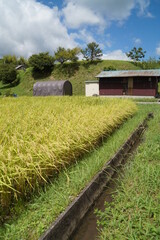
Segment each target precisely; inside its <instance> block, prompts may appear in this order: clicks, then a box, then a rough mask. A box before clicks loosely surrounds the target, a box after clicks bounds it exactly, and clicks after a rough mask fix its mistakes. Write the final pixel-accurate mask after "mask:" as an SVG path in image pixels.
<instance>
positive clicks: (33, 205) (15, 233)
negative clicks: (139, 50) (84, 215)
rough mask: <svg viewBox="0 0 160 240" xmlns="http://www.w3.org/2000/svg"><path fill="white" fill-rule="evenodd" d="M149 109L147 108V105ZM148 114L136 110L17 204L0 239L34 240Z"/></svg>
mask: <svg viewBox="0 0 160 240" xmlns="http://www.w3.org/2000/svg"><path fill="white" fill-rule="evenodd" d="M149 107H150V106H149ZM149 111H150V108H149V109H147V108H146V107H145V108H144V107H143V106H139V111H138V112H137V113H136V114H135V115H134V117H133V118H130V119H129V120H128V121H126V122H125V123H124V124H123V125H121V126H120V128H119V129H118V130H116V131H115V132H114V133H113V134H112V135H110V136H108V137H107V139H106V140H105V141H104V142H103V145H102V146H101V147H98V148H96V149H94V150H93V151H92V152H90V153H88V154H86V155H85V157H83V158H82V159H79V160H80V161H77V162H76V163H74V164H72V165H71V166H70V167H68V168H66V169H64V170H63V171H61V172H60V173H59V175H58V177H57V178H56V179H55V180H54V181H53V182H52V183H51V184H50V185H48V186H46V188H45V189H44V191H42V190H41V192H40V193H39V195H38V196H37V197H36V196H34V197H33V199H32V200H31V201H30V203H26V204H25V203H24V202H22V203H21V205H20V203H19V205H18V206H16V207H15V208H14V209H13V215H12V219H10V220H8V221H6V222H5V223H4V224H3V226H1V228H0V238H1V239H3V240H20V239H23V240H24V239H25V240H37V239H38V238H39V236H40V235H41V234H42V233H43V232H44V231H45V230H47V228H48V227H49V225H50V224H51V222H53V221H54V220H55V219H56V217H57V216H58V215H59V214H60V213H61V212H62V211H64V210H65V208H66V207H67V206H68V205H69V203H70V202H71V201H72V200H73V199H74V198H75V197H76V196H77V194H78V193H79V192H80V191H81V190H82V189H83V188H84V187H85V186H86V185H87V183H88V182H89V181H90V180H91V179H92V178H93V176H95V174H96V173H97V172H98V171H99V170H101V168H102V166H103V165H104V164H105V163H106V162H107V160H109V158H110V157H111V156H113V154H115V152H116V151H117V150H118V149H119V147H120V146H121V145H122V144H123V143H124V141H125V140H126V139H127V138H128V137H129V135H130V134H131V132H132V131H133V130H134V129H135V128H136V127H137V126H138V125H139V124H140V123H141V122H142V121H143V119H144V117H145V116H146V114H147V113H148V112H149Z"/></svg>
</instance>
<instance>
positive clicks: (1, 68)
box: [0, 63, 17, 84]
mask: <svg viewBox="0 0 160 240" xmlns="http://www.w3.org/2000/svg"><path fill="white" fill-rule="evenodd" d="M16 77H17V72H16V70H15V65H14V64H9V63H7V64H0V81H2V83H3V84H8V83H12V82H13V81H15V80H16Z"/></svg>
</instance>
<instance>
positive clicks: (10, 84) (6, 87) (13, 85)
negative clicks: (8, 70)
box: [0, 79, 20, 89]
mask: <svg viewBox="0 0 160 240" xmlns="http://www.w3.org/2000/svg"><path fill="white" fill-rule="evenodd" d="M19 83H20V80H19V79H16V80H15V81H14V82H12V83H9V84H4V86H2V87H0V89H9V88H12V87H16V86H17V85H19Z"/></svg>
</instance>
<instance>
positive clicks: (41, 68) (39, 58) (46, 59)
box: [28, 52, 54, 73]
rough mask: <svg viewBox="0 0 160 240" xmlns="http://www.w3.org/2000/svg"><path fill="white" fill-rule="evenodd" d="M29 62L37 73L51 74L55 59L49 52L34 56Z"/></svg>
mask: <svg viewBox="0 0 160 240" xmlns="http://www.w3.org/2000/svg"><path fill="white" fill-rule="evenodd" d="M28 61H29V64H30V66H31V67H33V71H35V72H41V73H44V72H51V71H52V69H53V64H54V59H53V57H52V56H50V55H49V53H48V52H44V53H43V52H42V53H39V54H33V55H32V56H31V57H30V58H29V60H28Z"/></svg>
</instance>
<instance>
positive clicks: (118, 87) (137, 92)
mask: <svg viewBox="0 0 160 240" xmlns="http://www.w3.org/2000/svg"><path fill="white" fill-rule="evenodd" d="M157 91H158V85H157V80H156V77H152V78H149V77H135V78H133V89H132V95H134V96H156V94H157ZM99 93H100V95H124V94H126V95H128V79H127V78H100V79H99Z"/></svg>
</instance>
